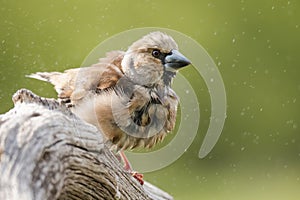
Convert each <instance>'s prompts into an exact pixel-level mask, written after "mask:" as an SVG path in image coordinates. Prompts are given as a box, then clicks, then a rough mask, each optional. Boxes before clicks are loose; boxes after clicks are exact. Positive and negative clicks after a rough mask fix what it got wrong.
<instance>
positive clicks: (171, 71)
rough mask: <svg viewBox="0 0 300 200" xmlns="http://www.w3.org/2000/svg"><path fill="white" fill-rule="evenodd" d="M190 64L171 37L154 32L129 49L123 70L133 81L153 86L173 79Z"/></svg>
mask: <svg viewBox="0 0 300 200" xmlns="http://www.w3.org/2000/svg"><path fill="white" fill-rule="evenodd" d="M190 63H191V62H190V61H189V60H188V59H187V58H186V57H185V56H184V55H182V54H181V53H180V52H179V51H178V45H177V44H176V42H175V41H174V39H173V38H172V37H171V36H169V35H167V34H164V33H162V32H152V33H150V34H148V35H145V36H144V37H142V38H141V39H139V40H137V41H136V42H134V43H133V44H132V45H131V46H130V47H129V48H128V50H127V51H126V53H125V56H124V58H123V60H122V70H123V72H124V74H125V76H127V77H128V78H129V79H130V80H131V81H133V82H135V83H137V84H139V85H144V86H153V85H155V84H157V83H159V82H161V81H162V80H164V79H166V78H167V79H172V77H173V76H174V75H175V74H176V72H177V70H178V69H180V68H182V67H184V66H187V65H189V64H190ZM166 76H167V77H166ZM164 81H166V80H164ZM167 81H168V80H167Z"/></svg>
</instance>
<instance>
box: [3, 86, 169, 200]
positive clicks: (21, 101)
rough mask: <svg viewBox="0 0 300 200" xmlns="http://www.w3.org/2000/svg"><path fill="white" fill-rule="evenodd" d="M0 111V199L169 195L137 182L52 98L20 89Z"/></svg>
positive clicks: (99, 139)
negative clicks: (11, 103) (5, 109)
mask: <svg viewBox="0 0 300 200" xmlns="http://www.w3.org/2000/svg"><path fill="white" fill-rule="evenodd" d="M13 101H14V103H15V107H14V108H13V109H12V110H10V111H9V112H7V113H5V114H3V115H0V172H1V178H0V199H16V200H17V199H18V200H19V199H28V200H29V199H155V200H156V199H166V200H167V199H172V197H171V196H170V195H169V194H167V193H165V192H163V191H162V190H160V189H158V188H157V187H155V186H153V185H151V184H149V183H145V184H144V186H141V185H140V184H139V183H138V182H137V181H136V180H135V179H134V178H133V177H132V176H131V175H130V174H129V173H128V172H127V171H125V170H124V169H123V168H122V167H121V166H120V164H119V162H118V160H117V159H116V158H115V156H114V154H113V153H112V152H111V151H110V150H109V148H108V147H107V146H106V144H105V142H104V139H103V136H102V134H100V133H99V131H98V130H97V129H96V128H95V127H94V126H92V125H90V124H87V123H85V122H84V121H82V120H80V119H79V118H78V117H76V116H75V115H73V114H72V113H71V112H70V111H69V110H68V109H67V108H66V107H65V106H63V105H60V104H59V102H57V101H56V100H55V99H45V98H41V97H38V96H36V95H35V94H33V93H32V92H30V91H28V90H26V89H22V90H19V91H17V92H16V94H15V95H14V96H13Z"/></svg>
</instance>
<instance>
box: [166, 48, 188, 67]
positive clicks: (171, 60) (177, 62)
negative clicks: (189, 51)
mask: <svg viewBox="0 0 300 200" xmlns="http://www.w3.org/2000/svg"><path fill="white" fill-rule="evenodd" d="M189 64H191V61H189V59H187V58H186V57H185V56H184V55H182V54H181V53H180V52H179V51H177V50H172V51H171V54H170V55H167V56H166V57H165V67H166V70H169V71H177V70H178V69H180V68H182V67H184V66H187V65H189Z"/></svg>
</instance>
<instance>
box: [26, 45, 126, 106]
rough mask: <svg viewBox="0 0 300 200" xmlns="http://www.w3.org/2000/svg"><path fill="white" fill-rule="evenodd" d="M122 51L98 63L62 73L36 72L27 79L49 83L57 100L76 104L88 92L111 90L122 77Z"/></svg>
mask: <svg viewBox="0 0 300 200" xmlns="http://www.w3.org/2000/svg"><path fill="white" fill-rule="evenodd" d="M123 56H124V52H123V51H112V52H109V53H107V54H106V57H105V58H101V59H99V62H98V63H96V64H94V65H92V66H90V67H82V68H74V69H68V70H66V71H64V72H62V73H61V72H37V73H35V74H31V75H29V76H28V77H30V78H35V79H39V80H42V81H47V82H50V83H51V84H53V85H54V87H55V90H56V92H57V93H58V98H59V99H61V100H63V101H64V102H70V103H71V104H76V103H77V102H78V101H80V100H81V99H82V98H83V97H84V96H86V94H87V93H89V92H99V91H102V90H107V89H110V88H113V87H114V86H115V85H116V83H117V82H118V80H119V79H120V78H121V77H122V76H123V72H122V70H121V61H122V59H123Z"/></svg>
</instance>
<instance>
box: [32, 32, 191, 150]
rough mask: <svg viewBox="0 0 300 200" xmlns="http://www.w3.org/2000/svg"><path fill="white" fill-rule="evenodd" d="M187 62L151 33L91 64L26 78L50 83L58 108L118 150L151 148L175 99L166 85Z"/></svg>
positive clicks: (165, 38) (168, 125)
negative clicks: (66, 110)
mask: <svg viewBox="0 0 300 200" xmlns="http://www.w3.org/2000/svg"><path fill="white" fill-rule="evenodd" d="M190 64H191V61H190V60H189V59H188V58H186V57H185V56H184V55H183V54H182V53H180V51H179V49H178V45H177V43H176V42H175V40H174V39H173V38H172V37H171V36H170V35H168V34H166V33H163V32H160V31H155V32H150V33H148V34H147V35H144V36H143V37H141V38H140V39H138V40H137V41H135V42H133V43H132V44H131V45H130V46H129V47H128V49H127V50H126V51H120V50H114V51H111V52H108V53H106V56H105V57H104V58H100V59H99V60H98V62H97V63H95V64H93V65H91V66H88V67H81V68H73V69H68V70H65V71H64V72H37V73H34V74H31V75H28V77H30V78H35V79H39V80H42V81H47V82H50V83H51V84H53V85H54V88H55V90H56V92H57V93H58V100H59V101H60V102H61V103H62V104H65V105H66V106H67V107H69V108H70V110H71V111H72V112H73V113H74V114H75V115H77V116H78V117H79V118H81V119H83V120H84V121H86V122H88V123H90V124H92V125H94V126H96V127H97V128H98V129H99V130H100V132H101V133H102V134H103V135H104V137H105V138H106V140H107V141H109V142H111V144H112V146H114V147H116V148H117V149H118V150H121V151H124V150H128V149H135V148H137V147H141V148H151V147H153V146H154V145H155V144H157V143H158V142H160V141H162V140H163V139H164V137H165V136H166V135H167V134H168V133H169V132H171V131H172V130H173V129H174V127H175V122H176V115H177V107H178V104H179V97H178V96H177V94H176V93H175V91H174V90H173V89H172V87H171V86H172V81H173V79H174V78H175V76H176V74H177V72H178V70H180V69H182V68H183V67H185V66H188V65H190Z"/></svg>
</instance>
